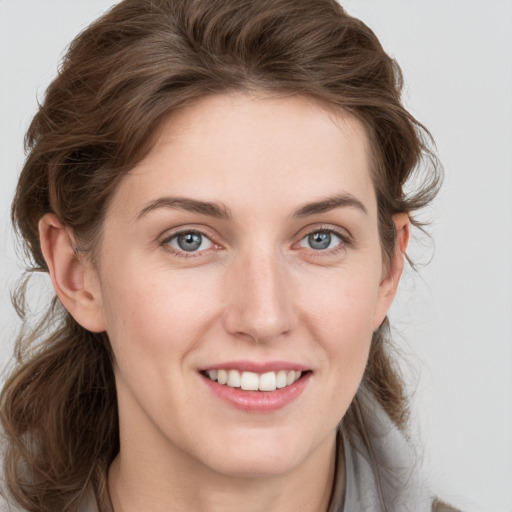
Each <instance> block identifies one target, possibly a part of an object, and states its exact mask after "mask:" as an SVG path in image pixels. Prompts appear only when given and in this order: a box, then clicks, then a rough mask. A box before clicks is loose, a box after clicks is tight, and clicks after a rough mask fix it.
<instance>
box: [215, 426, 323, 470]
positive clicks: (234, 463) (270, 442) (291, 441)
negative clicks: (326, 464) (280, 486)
mask: <svg viewBox="0 0 512 512" xmlns="http://www.w3.org/2000/svg"><path fill="white" fill-rule="evenodd" d="M248 437H250V438H245V439H244V438H241V439H239V440H238V442H236V441H235V440H234V439H231V440H230V442H229V443H228V444H224V443H221V444H220V446H222V449H220V450H215V453H214V451H209V453H208V460H207V461H205V462H206V464H207V465H208V466H209V467H210V468H211V469H212V470H214V471H215V472H217V473H219V474H223V475H225V476H230V477H241V478H265V477H276V476H279V475H284V474H286V473H289V472H292V471H293V470H295V469H297V468H298V467H299V466H300V465H301V464H302V463H303V462H304V461H305V460H306V459H307V458H308V457H310V456H311V455H312V454H313V453H314V452H315V451H316V448H315V447H314V446H313V447H311V446H310V442H308V441H307V440H305V439H302V440H301V439H300V437H299V436H291V435H290V436H289V437H288V438H287V439H284V440H283V439H282V437H280V436H278V435H277V434H276V433H271V432H269V433H268V434H267V435H265V436H248Z"/></svg>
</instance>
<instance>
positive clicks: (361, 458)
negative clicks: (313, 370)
mask: <svg viewBox="0 0 512 512" xmlns="http://www.w3.org/2000/svg"><path fill="white" fill-rule="evenodd" d="M358 399H359V401H360V404H361V407H362V411H363V412H366V414H364V416H365V420H366V422H367V424H368V426H369V428H370V430H371V432H372V435H371V448H372V452H373V457H370V455H369V453H368V451H367V450H366V448H365V447H364V446H363V444H362V443H356V444H355V446H352V445H351V443H349V442H348V440H347V439H346V438H342V440H341V442H340V443H338V444H339V446H338V449H339V454H338V460H339V461H343V460H344V467H345V472H343V471H337V474H336V475H335V482H334V489H333V497H334V499H333V502H332V503H331V506H330V508H329V512H384V510H387V511H388V512H431V511H432V510H437V511H438V512H441V511H446V512H449V511H454V512H455V509H451V508H443V505H441V504H439V505H437V506H436V507H434V506H433V504H434V500H433V494H432V493H431V492H430V490H429V488H428V486H427V484H426V483H425V482H426V480H425V479H424V477H423V475H422V471H421V469H420V464H419V458H418V457H417V454H416V452H415V450H414V449H413V447H412V446H411V445H410V444H409V443H408V441H407V440H406V438H405V437H404V435H403V434H402V432H400V431H399V430H398V428H397V427H396V426H395V425H394V424H393V423H392V421H391V420H390V419H389V417H388V416H387V414H386V413H385V411H384V410H383V409H382V407H380V406H379V405H378V404H377V403H376V401H375V399H374V398H373V397H372V396H370V395H368V394H365V393H364V391H362V390H360V392H359V393H358ZM377 461H378V462H377ZM379 462H380V463H379ZM344 475H345V476H344ZM379 483H380V485H379ZM384 507H385V508H384ZM77 510H78V512H99V508H98V505H97V503H96V498H95V496H94V493H93V491H92V489H89V492H88V493H86V495H85V496H84V497H83V499H82V501H81V502H80V504H79V506H78V507H77ZM4 511H6V512H7V511H9V512H21V510H20V509H19V508H16V507H15V506H12V507H11V508H9V506H8V505H7V503H6V502H3V500H2V498H1V497H0V512H4Z"/></svg>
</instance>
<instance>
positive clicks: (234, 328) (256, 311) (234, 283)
mask: <svg viewBox="0 0 512 512" xmlns="http://www.w3.org/2000/svg"><path fill="white" fill-rule="evenodd" d="M284 267H285V265H283V263H282V262H280V260H279V257H277V256H276V255H273V254H266V255H263V254H261V252H260V253H259V254H253V255H250V256H249V255H248V256H247V257H241V258H239V259H237V261H236V262H234V263H233V264H232V265H231V266H230V267H229V270H228V272H229V277H228V279H227V281H228V283H227V284H228V286H227V287H226V294H227V296H228V301H227V302H228V303H227V308H226V310H225V315H224V324H225V328H226V330H227V331H228V332H229V333H230V334H232V335H236V336H238V337H247V338H251V339H252V340H254V341H256V342H259V343H267V342H270V341H273V340H276V339H277V338H279V337H280V336H282V335H285V334H287V333H288V332H289V331H290V330H291V329H292V327H293V323H294V314H293V306H292V302H291V297H292V294H293V292H292V287H291V283H290V280H289V279H288V277H287V272H286V269H285V268H284Z"/></svg>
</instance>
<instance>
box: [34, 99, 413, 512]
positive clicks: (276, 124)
mask: <svg viewBox="0 0 512 512" xmlns="http://www.w3.org/2000/svg"><path fill="white" fill-rule="evenodd" d="M369 162H370V158H369V148H368V143H367V138H366V134H365V131H364V128H363V126H362V125H361V124H360V123H359V122H358V121H357V120H356V119H355V118H354V117H352V116H350V115H349V114H346V113H340V112H338V113H337V114H334V113H332V112H328V111H327V110H326V109H325V108H323V107H321V106H320V105H319V104H317V103H315V102H313V101H312V100H308V99H306V98H301V97H293V98H292V97H286V98H284V97H281V98H270V97H264V96H261V95H259V96H254V95H253V96H249V95H242V94H232V95H219V96H213V97H208V98H205V99H202V100H200V101H198V102H197V103H196V104H194V105H192V106H189V107H187V108H186V109H184V110H183V111H181V112H179V113H177V114H176V115H174V116H173V117H171V118H169V119H167V120H166V121H165V123H164V124H163V125H162V127H161V130H160V134H159V138H158V140H157V142H156V144H155V146H154V147H153V148H152V150H151V151H150V152H149V154H148V155H147V156H146V158H145V159H144V160H143V161H141V162H140V163H139V164H138V165H137V166H136V167H135V168H134V169H133V170H132V171H131V172H130V173H129V174H128V175H127V176H126V177H125V178H124V179H123V181H122V182H121V184H120V185H119V187H118V189H117V190H116V192H115V194H114V196H113V198H112V201H111V203H110V205H109V208H108V211H107V214H106V217H105V221H104V225H103V232H102V236H101V240H100V243H99V244H98V246H97V247H96V253H95V259H94V262H95V264H94V265H93V264H92V263H91V261H90V260H89V259H88V258H84V257H83V256H80V257H78V256H77V255H76V253H75V252H74V251H73V247H72V242H71V240H72V238H73V234H72V232H71V231H70V230H68V229H66V228H65V227H64V226H63V225H62V224H61V223H60V222H59V220H58V219H57V218H56V217H55V216H54V215H52V214H48V215H46V216H45V217H43V219H42V220H41V223H40V232H41V243H42V248H43V251H44V254H45V258H46V260H47V262H48V266H49V269H50V274H51V277H52V281H53V284H54V287H55V289H56V291H57V293H58V295H59V297H60V299H61V301H62V302H63V304H64V305H65V307H66V308H67V309H68V311H70V313H71V314H72V315H73V316H74V317H75V319H76V320H77V321H78V322H79V323H80V324H81V325H83V326H84V327H86V328H87V329H89V330H91V331H95V332H101V331H106V332H107V333H108V336H109V339H110V341H111V343H112V348H113V352H114V355H115V368H114V370H115V376H116V386H117V394H118V401H119V419H120V435H121V450H120V453H119V455H118V457H117V458H116V460H115V461H114V463H113V465H112V467H111V469H110V473H109V490H110V494H111V499H112V503H113V506H114V509H115V511H116V512H131V511H137V510H151V511H154V512H159V511H166V512H169V511H180V510H191V511H206V512H217V511H223V512H226V511H227V512H235V511H240V510H244V511H245V512H261V511H267V512H275V511H287V510H297V511H304V512H306V511H310V512H313V511H314V512H318V511H322V510H326V509H327V506H328V502H329V498H330V492H331V486H332V481H333V476H334V461H335V458H334V453H335V438H336V430H337V425H338V423H339V421H340V420H341V418H342V417H343V415H344V414H345V412H346V410H347V408H348V406H349V405H350V402H351V401H352V399H353V397H354V395H355V393H356V391H357V388H358V386H359V384H360V381H361V378H362V375H363V372H364V368H365V365H366V362H367V357H368V351H369V347H370V341H371V337H372V332H373V331H374V330H375V329H376V328H377V327H378V326H379V325H380V324H381V322H382V321H383V319H384V317H385V315H386V313H387V311H388V308H389V306H390V304H391V302H392V300H393V297H394V295H395V292H396V287H397V284H398V280H399V277H400V273H401V270H402V266H403V254H404V251H405V247H406V244H407V238H408V229H409V223H408V217H407V215H405V214H404V215H397V216H396V217H395V218H394V220H395V224H396V228H397V238H398V244H397V250H396V251H395V254H394V256H393V258H392V260H391V262H388V263H387V264H384V263H383V257H382V251H381V247H380V241H379V233H378V224H377V203H376V197H375V192H374V187H373V184H372V180H371V177H370V167H369V165H370V164H369ZM223 369H226V370H232V371H236V372H237V374H238V375H239V376H240V377H241V376H242V375H243V373H244V371H246V372H249V373H250V374H251V375H250V377H251V378H252V377H254V374H256V375H257V380H256V382H259V383H260V384H261V382H262V380H261V374H263V373H267V374H271V373H273V374H274V375H275V376H276V378H277V379H279V378H282V375H281V376H279V375H278V374H279V372H280V371H282V372H283V371H284V372H285V374H286V376H288V373H289V371H290V370H292V371H294V370H295V371H298V370H301V371H302V373H301V374H300V378H299V377H298V374H297V375H296V377H297V378H298V380H297V381H296V382H295V383H291V381H290V385H289V386H288V385H287V384H288V382H286V383H284V387H282V388H281V389H275V390H266V391H257V390H256V391H254V390H253V391H250V390H248V391H244V390H241V389H240V388H238V389H235V385H236V383H235V382H234V381H228V383H227V384H226V383H221V382H220V380H221V377H220V372H219V370H221V371H222V370H223ZM211 370H215V371H217V373H218V374H219V376H218V381H214V380H211V377H212V375H210V377H209V376H208V371H211ZM216 375H217V374H216V373H214V374H213V377H216ZM233 378H235V377H233ZM272 378H273V377H272ZM258 379H260V380H258ZM235 380H236V379H235ZM274 382H277V381H274ZM281 385H283V383H282V384H281ZM238 386H240V384H238ZM275 386H276V385H274V387H275ZM270 389H272V384H271V388H270ZM258 397H262V398H261V400H260V399H259V398H258ZM341 466H342V464H341Z"/></svg>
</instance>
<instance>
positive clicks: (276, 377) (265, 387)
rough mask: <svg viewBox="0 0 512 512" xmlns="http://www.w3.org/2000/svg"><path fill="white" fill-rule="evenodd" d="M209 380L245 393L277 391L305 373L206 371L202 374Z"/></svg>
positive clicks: (283, 371)
mask: <svg viewBox="0 0 512 512" xmlns="http://www.w3.org/2000/svg"><path fill="white" fill-rule="evenodd" d="M201 373H202V374H203V375H204V376H205V377H207V378H208V379H210V380H212V381H214V382H218V383H219V384H222V385H224V386H229V387H232V388H240V389H242V390H243V391H275V390H276V389H283V388H286V387H288V386H291V385H292V384H293V383H294V382H297V381H298V380H299V379H300V378H301V377H302V376H303V374H304V373H309V372H301V371H297V370H279V371H275V372H265V373H255V372H240V371H238V370H222V369H219V370H205V371H202V372H201Z"/></svg>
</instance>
